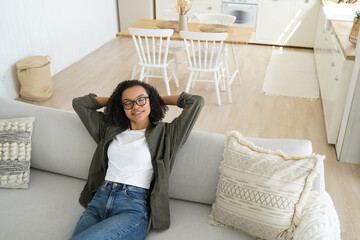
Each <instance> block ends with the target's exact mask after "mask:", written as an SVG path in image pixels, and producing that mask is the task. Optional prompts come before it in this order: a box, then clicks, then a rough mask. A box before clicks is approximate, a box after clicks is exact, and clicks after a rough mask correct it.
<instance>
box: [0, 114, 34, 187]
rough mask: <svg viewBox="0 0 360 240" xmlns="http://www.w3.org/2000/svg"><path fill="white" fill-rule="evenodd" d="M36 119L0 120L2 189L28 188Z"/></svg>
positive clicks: (0, 177)
mask: <svg viewBox="0 0 360 240" xmlns="http://www.w3.org/2000/svg"><path fill="white" fill-rule="evenodd" d="M34 120H35V118H33V117H26V118H13V119H0V187H2V188H25V189H27V188H28V183H29V174H30V152H31V135H32V130H33V123H34Z"/></svg>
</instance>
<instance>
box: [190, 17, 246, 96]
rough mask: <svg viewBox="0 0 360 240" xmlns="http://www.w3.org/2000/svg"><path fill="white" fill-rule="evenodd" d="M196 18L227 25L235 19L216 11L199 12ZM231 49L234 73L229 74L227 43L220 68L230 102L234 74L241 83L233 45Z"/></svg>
mask: <svg viewBox="0 0 360 240" xmlns="http://www.w3.org/2000/svg"><path fill="white" fill-rule="evenodd" d="M196 18H197V19H198V22H200V23H207V24H221V25H228V26H231V25H232V24H233V23H234V22H235V20H236V17H235V16H233V15H228V14H217V13H205V14H199V15H197V16H196ZM231 51H232V59H233V61H234V65H235V68H236V69H235V71H234V73H232V74H230V69H229V63H228V61H227V56H228V55H229V48H228V46H227V44H225V47H224V67H223V69H222V78H224V79H225V82H226V86H227V88H228V96H229V101H230V103H232V95H231V89H230V87H231V83H232V82H233V80H234V78H235V76H237V77H238V81H239V84H241V78H240V72H239V69H238V62H237V58H236V54H235V49H234V46H233V45H231Z"/></svg>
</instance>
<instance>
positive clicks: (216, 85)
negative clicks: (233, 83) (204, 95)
mask: <svg viewBox="0 0 360 240" xmlns="http://www.w3.org/2000/svg"><path fill="white" fill-rule="evenodd" d="M216 75H217V74H216V72H214V79H215V90H216V97H217V101H218V104H219V106H221V99H220V92H219V83H220V82H219V80H220V76H219V77H217V76H216Z"/></svg>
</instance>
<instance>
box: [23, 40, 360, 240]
mask: <svg viewBox="0 0 360 240" xmlns="http://www.w3.org/2000/svg"><path fill="white" fill-rule="evenodd" d="M271 51H272V47H271V46H262V45H247V46H238V47H237V55H238V61H239V66H240V69H241V73H240V74H241V77H242V84H241V85H240V84H239V82H238V81H234V83H233V85H232V95H233V103H232V104H229V103H228V99H227V94H226V92H221V100H222V103H223V104H222V106H218V105H217V101H216V96H215V92H214V87H213V85H212V84H209V83H198V84H196V85H195V87H194V88H193V89H190V93H194V94H199V95H202V96H203V97H204V98H205V102H206V104H205V106H204V108H203V110H202V112H201V115H200V117H199V119H198V121H197V123H196V125H195V127H194V128H195V129H197V130H202V131H208V132H214V133H222V134H225V133H226V131H228V130H233V129H235V130H238V131H241V132H242V134H243V135H244V136H249V137H250V136H251V137H264V138H297V139H309V140H311V141H312V143H313V149H314V152H316V153H319V154H323V155H326V160H325V181H326V190H327V192H328V193H329V194H330V195H331V197H332V199H333V201H334V204H335V207H336V210H337V212H338V214H339V219H340V223H341V230H342V233H341V235H342V239H349V240H350V239H351V240H352V239H360V207H359V206H358V205H359V199H360V165H354V164H347V163H340V162H338V161H337V160H336V156H335V150H334V146H333V145H328V144H327V142H326V132H325V126H324V117H323V111H322V105H321V101H320V100H317V101H310V100H306V99H300V98H294V97H282V96H267V95H265V94H263V93H262V92H261V89H262V83H263V80H264V77H265V73H266V68H267V65H268V63H269V60H270V57H271ZM296 51H312V50H309V49H296ZM179 57H180V58H182V60H181V61H183V60H185V57H184V56H183V55H181V54H180V56H179ZM134 61H135V50H134V47H133V43H132V42H131V40H130V39H127V38H116V39H114V40H112V41H110V42H109V43H107V44H105V45H104V46H102V47H101V48H99V49H97V50H96V51H94V52H93V53H91V54H89V55H88V56H86V57H84V58H83V59H81V60H80V61H78V62H76V63H74V64H73V65H71V66H70V67H68V68H66V69H64V70H63V71H61V72H59V73H58V74H56V75H55V76H53V81H54V87H53V92H54V96H53V97H52V98H51V99H49V100H46V101H42V102H31V103H33V104H37V105H42V106H48V107H53V108H60V109H65V110H70V111H72V109H71V101H72V99H73V98H74V97H77V96H81V95H85V94H88V93H90V92H94V93H96V94H97V95H99V96H109V95H110V94H111V93H112V90H113V89H114V88H115V87H116V86H117V84H118V83H119V82H121V81H123V80H126V79H130V77H131V72H132V67H133V63H134ZM179 76H180V87H179V88H176V86H175V84H174V82H171V84H170V87H171V90H172V94H179V93H181V92H182V91H183V90H184V89H185V85H186V81H187V77H188V71H187V68H186V65H185V64H183V65H180V66H179ZM149 83H150V84H152V85H154V86H155V87H156V88H157V89H158V91H159V92H160V94H165V93H166V91H165V85H164V83H163V80H162V79H150V81H149ZM19 100H21V99H19ZM21 101H24V100H21ZM25 102H26V101H25ZM179 112H180V111H179V110H178V109H177V108H176V107H171V108H170V111H169V112H168V114H167V116H166V118H165V121H171V120H172V119H173V118H174V117H175V116H177V115H178V114H179Z"/></svg>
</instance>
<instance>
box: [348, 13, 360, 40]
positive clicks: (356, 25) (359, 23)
mask: <svg viewBox="0 0 360 240" xmlns="http://www.w3.org/2000/svg"><path fill="white" fill-rule="evenodd" d="M359 29H360V19H358V18H356V17H354V22H353V26H352V28H351V32H350V35H349V41H350V42H351V43H352V44H353V45H354V46H356V42H357V38H358V35H359Z"/></svg>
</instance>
